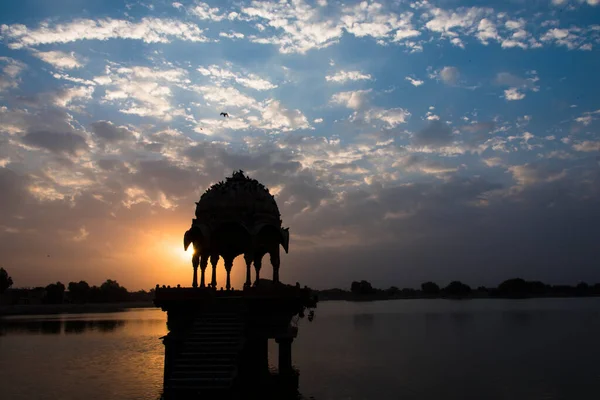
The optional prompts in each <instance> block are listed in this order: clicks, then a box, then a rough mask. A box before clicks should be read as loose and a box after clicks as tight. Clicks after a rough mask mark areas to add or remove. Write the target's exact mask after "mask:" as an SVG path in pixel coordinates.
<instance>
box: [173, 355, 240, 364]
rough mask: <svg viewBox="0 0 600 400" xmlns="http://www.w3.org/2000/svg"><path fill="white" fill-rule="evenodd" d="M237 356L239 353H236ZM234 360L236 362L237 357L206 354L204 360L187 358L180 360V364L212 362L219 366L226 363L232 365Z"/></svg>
mask: <svg viewBox="0 0 600 400" xmlns="http://www.w3.org/2000/svg"><path fill="white" fill-rule="evenodd" d="M235 354H236V355H237V353H235ZM232 360H235V357H232V356H226V355H221V354H205V355H204V356H203V357H202V358H198V357H187V358H181V357H180V358H178V360H177V361H178V362H179V361H182V362H183V364H189V363H191V362H199V361H202V362H211V363H214V364H215V365H219V364H224V363H231V362H232Z"/></svg>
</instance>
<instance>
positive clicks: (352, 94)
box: [330, 89, 371, 110]
mask: <svg viewBox="0 0 600 400" xmlns="http://www.w3.org/2000/svg"><path fill="white" fill-rule="evenodd" d="M369 93H371V89H367V90H354V91H348V92H340V93H335V94H334V95H333V96H331V101H330V102H331V103H333V104H339V105H342V106H344V107H346V108H351V109H353V110H358V109H360V108H362V106H363V105H364V104H365V102H366V97H367V95H368V94H369Z"/></svg>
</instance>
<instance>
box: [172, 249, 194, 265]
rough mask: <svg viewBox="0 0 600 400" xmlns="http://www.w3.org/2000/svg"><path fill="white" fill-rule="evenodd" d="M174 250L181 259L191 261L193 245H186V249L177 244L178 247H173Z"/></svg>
mask: <svg viewBox="0 0 600 400" xmlns="http://www.w3.org/2000/svg"><path fill="white" fill-rule="evenodd" d="M175 252H176V253H177V254H179V257H181V259H182V260H185V261H190V262H191V261H192V255H194V246H192V245H190V247H188V249H187V251H186V250H183V247H182V246H178V248H177V249H175Z"/></svg>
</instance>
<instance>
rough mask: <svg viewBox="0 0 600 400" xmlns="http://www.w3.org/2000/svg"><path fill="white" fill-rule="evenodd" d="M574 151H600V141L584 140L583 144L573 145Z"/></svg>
mask: <svg viewBox="0 0 600 400" xmlns="http://www.w3.org/2000/svg"><path fill="white" fill-rule="evenodd" d="M573 149H574V150H576V151H584V152H592V151H600V141H593V140H584V141H583V142H581V143H575V144H573Z"/></svg>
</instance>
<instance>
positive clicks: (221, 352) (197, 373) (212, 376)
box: [168, 312, 245, 399]
mask: <svg viewBox="0 0 600 400" xmlns="http://www.w3.org/2000/svg"><path fill="white" fill-rule="evenodd" d="M244 328H245V327H244V322H243V320H242V318H241V316H240V315H239V314H237V313H227V312H220V313H210V314H203V315H202V316H200V317H198V318H197V319H196V320H195V321H194V323H193V325H192V328H191V329H190V331H189V333H188V335H187V337H186V338H185V340H184V341H183V346H182V349H181V352H180V354H179V355H178V357H177V360H176V361H175V363H174V365H173V369H172V372H171V376H170V377H169V379H168V386H169V391H170V392H171V394H173V395H174V398H177V399H179V398H195V397H198V396H199V395H202V396H211V397H212V396H215V397H216V396H219V398H223V397H225V396H224V395H225V394H226V393H230V392H231V389H232V387H233V385H234V381H235V378H236V376H237V364H238V356H239V353H240V351H241V350H242V348H243V345H244ZM222 395H223V396H222Z"/></svg>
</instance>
